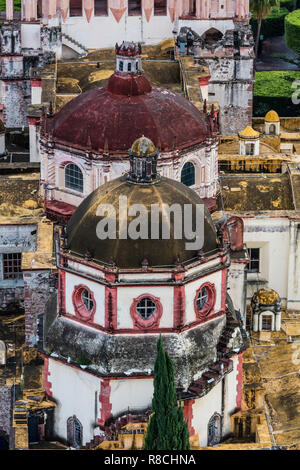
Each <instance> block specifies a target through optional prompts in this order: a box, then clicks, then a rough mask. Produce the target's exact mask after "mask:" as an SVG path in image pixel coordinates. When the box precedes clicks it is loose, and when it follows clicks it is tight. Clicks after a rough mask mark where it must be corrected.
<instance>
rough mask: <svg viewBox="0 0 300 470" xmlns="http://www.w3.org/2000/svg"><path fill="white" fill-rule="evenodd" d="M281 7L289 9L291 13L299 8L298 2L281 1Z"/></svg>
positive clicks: (292, 0)
mask: <svg viewBox="0 0 300 470" xmlns="http://www.w3.org/2000/svg"><path fill="white" fill-rule="evenodd" d="M280 6H281V7H282V8H283V7H285V8H287V9H288V10H289V11H293V10H295V8H297V0H280Z"/></svg>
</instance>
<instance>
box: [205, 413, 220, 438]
mask: <svg viewBox="0 0 300 470" xmlns="http://www.w3.org/2000/svg"><path fill="white" fill-rule="evenodd" d="M207 434H208V435H207V445H208V446H214V445H216V444H218V443H219V442H220V440H221V416H220V415H219V414H218V413H215V414H214V415H213V416H212V417H211V418H210V420H209V422H208V430H207Z"/></svg>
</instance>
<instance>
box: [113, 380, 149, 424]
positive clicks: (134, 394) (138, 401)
mask: <svg viewBox="0 0 300 470" xmlns="http://www.w3.org/2000/svg"><path fill="white" fill-rule="evenodd" d="M110 386H111V404H112V414H113V415H117V414H118V413H120V412H122V411H123V410H124V411H125V410H128V408H129V409H132V410H133V409H134V410H135V409H137V410H143V409H145V408H148V407H151V403H152V397H153V379H152V377H151V378H150V377H149V379H127V380H126V379H120V380H111V381H110Z"/></svg>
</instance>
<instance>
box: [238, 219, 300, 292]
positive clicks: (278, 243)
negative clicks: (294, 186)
mask: <svg viewBox="0 0 300 470" xmlns="http://www.w3.org/2000/svg"><path fill="white" fill-rule="evenodd" d="M243 221H244V242H245V243H246V245H247V248H260V273H259V274H256V273H248V275H247V279H248V287H247V300H248V301H249V300H250V299H251V297H252V295H253V294H254V292H255V291H256V290H257V289H259V288H261V287H265V286H267V287H268V288H270V289H274V290H275V291H276V292H278V294H279V295H280V297H281V298H282V300H283V301H286V300H287V297H288V282H289V281H288V279H289V277H288V271H289V252H290V221H289V219H288V218H287V217H272V218H271V217H266V218H263V217H260V218H259V219H256V218H243ZM251 280H252V281H253V282H252V283H249V281H251ZM260 280H261V281H266V284H259V283H257V281H260ZM299 298H300V297H298V299H299Z"/></svg>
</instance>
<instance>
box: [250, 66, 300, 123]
mask: <svg viewBox="0 0 300 470" xmlns="http://www.w3.org/2000/svg"><path fill="white" fill-rule="evenodd" d="M295 80H300V71H299V72H298V71H284V72H282V71H268V72H256V74H255V84H254V96H253V115H254V116H265V114H266V113H267V112H268V111H269V110H270V109H274V110H275V111H277V113H278V115H279V116H281V117H284V116H286V117H288V116H290V117H297V116H300V105H295V104H293V102H292V100H291V98H292V94H293V93H294V91H295V89H294V88H292V83H293V82H294V81H295Z"/></svg>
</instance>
